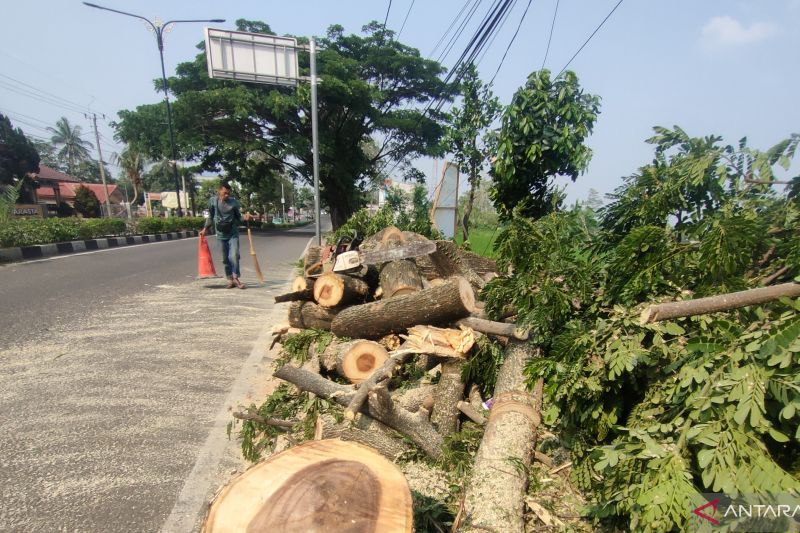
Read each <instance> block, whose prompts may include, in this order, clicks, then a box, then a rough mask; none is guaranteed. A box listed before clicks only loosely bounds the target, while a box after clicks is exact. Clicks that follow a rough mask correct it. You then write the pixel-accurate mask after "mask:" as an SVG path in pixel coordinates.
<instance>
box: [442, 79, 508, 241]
mask: <svg viewBox="0 0 800 533" xmlns="http://www.w3.org/2000/svg"><path fill="white" fill-rule="evenodd" d="M461 94H462V101H461V107H459V108H456V109H455V110H454V111H453V112H452V114H451V116H450V119H449V123H448V125H447V128H446V132H445V137H444V143H445V145H446V146H447V149H448V150H449V151H450V152H452V153H453V155H454V156H455V160H456V162H457V163H458V167H459V170H460V171H461V172H464V173H466V174H467V179H468V180H469V197H468V198H467V202H466V206H465V208H464V215H463V217H462V219H461V231H462V233H463V235H464V241H466V240H468V239H469V219H470V215H471V214H472V206H473V204H474V202H475V192H476V191H477V189H478V185H479V184H480V181H481V172H483V169H484V165H485V163H486V161H487V158H488V155H489V150H490V147H491V145H492V142H491V134H490V131H489V126H491V124H492V123H493V122H494V120H495V119H496V118H497V116H498V114H499V113H500V101H499V100H498V99H497V98H496V97H494V96H492V91H491V88H490V86H488V85H484V84H483V82H481V80H480V78H478V70H477V69H476V68H475V65H474V64H472V63H470V64H469V65H468V66H467V67H466V68H465V70H464V75H463V77H462V78H461Z"/></svg>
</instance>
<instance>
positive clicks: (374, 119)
mask: <svg viewBox="0 0 800 533" xmlns="http://www.w3.org/2000/svg"><path fill="white" fill-rule="evenodd" d="M237 28H239V29H242V30H248V29H250V30H256V31H259V32H261V33H267V34H272V32H271V30H270V28H269V26H267V25H266V24H263V23H257V22H253V21H247V20H239V21H237ZM363 31H364V35H363V36H359V35H345V33H344V30H343V28H342V27H341V26H331V27H330V28H329V30H328V32H327V36H326V38H324V39H321V40H320V45H321V50H320V52H319V54H318V58H317V63H318V71H319V75H320V77H321V80H322V83H321V84H320V86H319V124H320V131H319V139H320V150H319V152H320V153H319V155H320V183H321V195H322V200H323V203H324V204H326V205H328V206H329V208H330V210H331V218H332V222H333V226H334V228H337V227H338V226H339V225H341V224H342V223H343V222H344V220H346V219H347V217H348V216H349V215H350V214H351V213H353V212H354V211H355V210H356V209H357V208H358V207H359V205H360V203H361V202H362V201H363V200H362V196H361V191H362V189H364V188H366V187H367V185H368V184H369V183H370V181H371V179H372V178H373V177H374V176H376V175H378V174H379V173H380V172H381V171H382V170H384V169H385V168H386V166H387V165H388V164H390V163H394V164H397V165H398V166H401V168H403V167H405V165H406V164H407V163H408V162H409V161H410V160H411V159H413V158H415V157H417V156H419V155H427V154H433V153H438V151H439V144H438V142H439V140H440V137H441V135H442V128H441V126H440V124H439V122H440V118H441V113H438V112H436V111H430V112H428V113H423V111H422V110H421V109H419V107H420V106H423V105H425V103H426V102H428V101H429V100H430V99H432V98H434V97H438V96H440V95H444V96H445V97H446V96H447V95H448V88H447V87H445V85H444V84H443V82H442V80H441V79H440V75H441V74H442V73H443V71H444V69H443V67H442V66H441V65H439V64H438V63H437V62H435V61H430V60H427V59H424V58H422V57H421V56H420V54H419V51H418V50H416V49H414V48H411V47H409V46H406V45H404V44H402V43H400V42H398V41H397V40H395V39H393V32H391V31H389V30H387V29H386V28H385V27H384V26H383V25H381V24H379V23H376V22H373V23H371V24H368V25H367V26H365V27H364V28H363ZM300 41H301V42H304V39H300ZM300 68H301V74H304V75H307V74H308V73H309V64H308V56H307V55H305V54H303V55H301V59H300ZM176 72H177V76H176V77H173V78H171V79H170V80H169V86H170V89H171V90H172V92H173V93H174V94H175V96H176V99H175V105H174V110H175V126H176V130H177V143H178V147H179V150H180V152H181V155H182V156H183V157H185V158H197V159H199V161H200V164H201V165H202V168H203V169H204V170H209V171H218V170H219V169H220V168H221V169H223V170H224V171H225V174H226V175H227V176H229V177H230V178H231V179H235V180H237V181H239V182H240V183H243V184H246V183H248V182H254V181H261V180H264V179H277V178H278V177H279V176H281V175H284V174H285V173H286V169H289V170H291V171H293V172H294V173H296V174H297V175H298V176H299V177H300V178H302V179H303V180H304V181H305V182H306V183H307V184H311V183H312V155H311V121H310V116H311V112H310V90H309V87H308V85H306V84H300V85H299V86H298V87H296V88H287V87H274V86H262V85H252V84H245V83H239V82H231V81H224V80H210V79H208V76H207V66H206V59H205V55H204V53H202V54H200V55H198V56H197V58H196V59H195V61H193V62H189V63H182V64H180V65H178V67H177V70H176ZM162 106H163V104H156V105H151V106H140V107H138V108H137V109H136V110H135V111H121V112H120V120H119V121H118V122H117V123H116V124H115V126H116V127H117V132H118V135H119V137H120V138H121V139H123V140H125V141H127V142H131V143H135V144H136V145H137V148H139V149H141V150H142V151H144V152H145V153H147V154H148V155H149V156H153V155H155V154H163V153H167V152H165V147H166V146H167V145H166V144H165V142H164V141H165V136H164V133H163V128H162V127H160V124H161V122H163V116H164V113H163V108H162ZM373 140H374V141H375V143H376V144H377V147H378V148H377V151H376V152H372V151H370V150H369V142H370V141H373ZM255 152H258V153H260V154H263V156H264V157H263V158H258V159H254V158H253V157H252V154H253V153H255Z"/></svg>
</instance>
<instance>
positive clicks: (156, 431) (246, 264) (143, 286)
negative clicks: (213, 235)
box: [0, 226, 313, 532]
mask: <svg viewBox="0 0 800 533" xmlns="http://www.w3.org/2000/svg"><path fill="white" fill-rule="evenodd" d="M312 236H313V226H310V227H309V228H307V229H304V230H293V231H289V232H275V233H270V234H262V235H256V236H254V240H255V245H256V249H257V252H258V257H259V260H260V264H261V268H262V271H263V272H264V275H265V277H266V278H267V279H266V283H265V284H264V285H263V286H256V285H257V284H256V280H255V276H254V271H253V270H252V266H251V262H250V257H249V254H248V250H247V247H246V236H245V238H244V242H243V249H242V266H243V272H242V277H243V279H244V280H245V282H248V284H249V285H250V287H249V288H248V289H247V290H244V291H240V290H236V289H230V290H228V289H225V288H224V280H207V281H196V280H194V274H195V273H196V269H197V239H187V240H181V241H168V242H165V243H155V244H147V245H142V246H135V247H125V248H119V249H112V250H104V251H99V252H97V253H88V254H84V255H73V256H61V257H58V258H51V259H49V260H41V261H36V262H29V263H21V264H15V265H7V266H3V267H0V302H2V311H0V412H2V415H0V417H1V418H0V420H2V428H3V431H2V434H0V496H1V497H2V504H1V505H0V531H103V532H105V531H109V532H110V531H125V532H132V531H147V532H151V531H191V530H196V529H197V528H198V526H199V523H200V519H201V517H202V513H203V512H204V503H205V502H206V501H207V500H208V498H209V497H210V496H211V494H213V492H214V491H215V490H216V489H217V488H218V486H219V485H220V484H221V483H223V482H224V481H226V480H227V478H229V477H230V475H231V474H232V472H234V471H236V470H237V469H241V468H242V466H243V465H242V462H241V459H240V454H239V453H238V450H237V444H236V442H235V440H232V441H228V440H227V437H226V436H225V425H226V424H227V422H228V421H230V420H231V417H230V413H229V409H231V408H233V407H235V406H236V405H237V404H238V403H239V402H242V403H248V402H257V403H260V402H261V401H262V400H263V397H264V392H265V383H266V377H265V376H267V374H268V368H269V363H270V362H271V355H270V354H268V353H267V339H268V335H267V333H268V327H269V325H270V324H271V323H273V322H276V321H277V322H282V321H285V312H286V311H285V308H286V304H282V305H279V306H276V305H274V304H273V303H272V296H274V295H275V294H279V293H280V292H282V291H283V290H284V288H285V286H286V284H287V282H288V281H289V280H290V279H291V277H292V276H293V275H294V263H295V262H296V260H297V258H298V257H299V256H300V254H301V253H302V251H303V249H304V247H305V246H306V244H307V243H308V241H309V239H310V238H311V237H312ZM212 241H213V239H212ZM216 255H217V254H214V256H215V265H216V266H217V271H218V273H219V272H220V271H221V269H222V265H221V264H220V261H219V259H217V258H216Z"/></svg>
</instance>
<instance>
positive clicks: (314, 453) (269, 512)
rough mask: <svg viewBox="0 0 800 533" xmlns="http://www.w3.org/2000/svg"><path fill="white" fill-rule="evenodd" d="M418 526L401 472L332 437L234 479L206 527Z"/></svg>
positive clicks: (217, 530) (256, 531) (402, 532)
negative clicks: (414, 524) (414, 521)
mask: <svg viewBox="0 0 800 533" xmlns="http://www.w3.org/2000/svg"><path fill="white" fill-rule="evenodd" d="M412 522H413V517H412V500H411V491H410V490H409V488H408V483H407V482H406V480H405V477H404V476H403V474H402V472H400V470H399V469H398V468H397V467H396V466H395V465H394V464H392V463H391V462H389V461H387V460H386V459H385V458H383V457H381V456H380V455H379V454H378V453H377V452H375V451H374V450H372V449H370V448H368V447H366V446H363V445H360V444H356V443H353V442H344V441H341V440H335V439H331V440H318V441H311V442H306V443H304V444H301V445H299V446H295V447H293V448H290V449H288V450H286V451H284V452H281V453H279V454H277V455H274V456H272V457H270V458H269V459H267V460H266V461H264V462H261V463H259V464H257V465H255V466H254V467H252V468H250V469H249V470H247V471H246V472H245V473H244V474H242V475H241V476H239V477H238V478H236V479H234V480H233V481H232V482H231V483H230V484H228V486H227V487H225V489H224V490H223V491H222V492H220V494H219V495H218V496H217V497H216V498H215V501H214V502H213V504H212V505H211V508H210V509H209V512H208V515H207V516H206V520H205V524H204V527H203V530H204V531H206V532H207V533H222V532H230V531H241V532H247V533H260V532H274V531H281V532H283V533H330V532H332V531H351V532H357V531H381V532H383V531H386V532H393V533H410V532H411V530H412V527H413V524H412ZM344 524H346V526H345V525H344Z"/></svg>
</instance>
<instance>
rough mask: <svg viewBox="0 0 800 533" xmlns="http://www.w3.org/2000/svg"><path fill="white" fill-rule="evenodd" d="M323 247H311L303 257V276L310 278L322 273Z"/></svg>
mask: <svg viewBox="0 0 800 533" xmlns="http://www.w3.org/2000/svg"><path fill="white" fill-rule="evenodd" d="M321 260H322V247H320V246H309V247H308V250H307V251H306V255H305V256H303V274H304V275H305V276H310V275H313V274H321V273H322V264H321V263H320V261H321Z"/></svg>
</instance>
